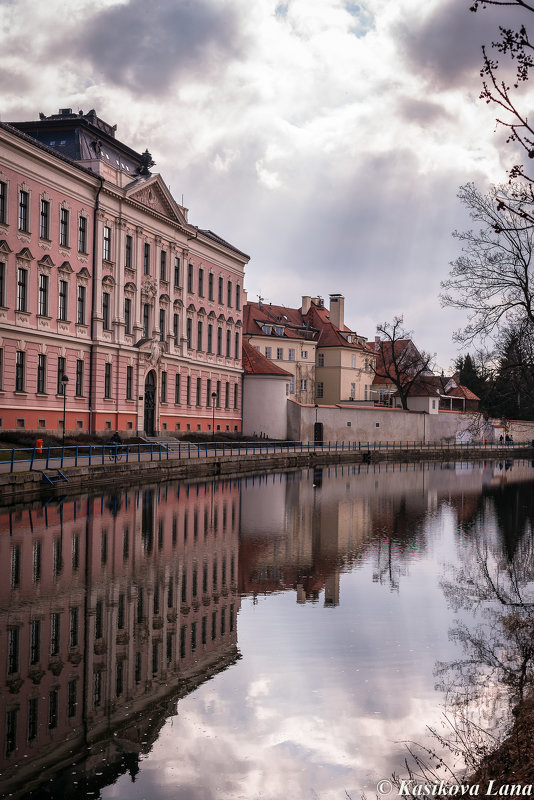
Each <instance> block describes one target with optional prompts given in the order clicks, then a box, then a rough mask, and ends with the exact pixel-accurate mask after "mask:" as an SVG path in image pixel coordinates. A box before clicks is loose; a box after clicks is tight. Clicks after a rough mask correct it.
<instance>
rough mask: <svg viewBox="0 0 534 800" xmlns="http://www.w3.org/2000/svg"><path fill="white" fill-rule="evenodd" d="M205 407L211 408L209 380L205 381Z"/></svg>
mask: <svg viewBox="0 0 534 800" xmlns="http://www.w3.org/2000/svg"><path fill="white" fill-rule="evenodd" d="M206 405H207V406H208V408H209V407H210V406H211V378H208V380H207V381H206Z"/></svg>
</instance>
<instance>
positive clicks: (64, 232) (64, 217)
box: [59, 208, 70, 247]
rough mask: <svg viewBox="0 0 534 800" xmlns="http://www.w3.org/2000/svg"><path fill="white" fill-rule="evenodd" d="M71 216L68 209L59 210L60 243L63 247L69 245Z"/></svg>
mask: <svg viewBox="0 0 534 800" xmlns="http://www.w3.org/2000/svg"><path fill="white" fill-rule="evenodd" d="M69 217H70V212H69V211H68V209H66V208H62V209H61V210H60V212H59V244H60V245H61V246H62V247H68V246H69Z"/></svg>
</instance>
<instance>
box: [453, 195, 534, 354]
mask: <svg viewBox="0 0 534 800" xmlns="http://www.w3.org/2000/svg"><path fill="white" fill-rule="evenodd" d="M515 192H516V189H515V187H514V186H500V187H493V188H492V189H490V191H489V192H488V193H487V194H482V193H481V192H479V191H478V189H477V188H476V187H475V185H474V184H472V183H468V184H466V185H465V186H462V187H461V188H460V190H459V192H458V197H459V198H460V200H461V201H462V202H463V203H464V205H465V206H466V207H467V208H468V210H469V214H470V216H471V219H472V220H473V222H475V223H476V224H477V225H478V226H480V227H479V228H478V230H475V231H474V230H468V231H464V232H459V231H455V232H454V234H453V236H454V237H455V238H456V239H458V240H459V241H460V242H462V254H461V255H460V256H459V257H458V258H457V259H456V261H453V262H452V264H451V267H452V269H451V272H450V276H449V278H448V279H447V280H446V281H443V282H442V284H441V286H442V288H443V289H444V292H443V294H442V295H441V301H442V304H443V305H448V306H453V307H455V308H461V309H464V310H466V311H467V312H468V324H467V325H466V327H465V328H464V329H463V330H461V331H458V332H457V333H456V338H457V340H459V341H461V342H472V341H473V340H474V339H478V338H482V339H484V338H485V337H487V336H489V335H491V334H492V333H493V332H494V331H495V329H496V328H497V326H498V325H499V324H504V323H505V322H506V323H516V322H519V321H522V320H527V321H528V323H529V324H531V325H532V324H534V263H533V256H534V229H533V227H532V225H531V224H530V222H529V221H528V220H521V219H520V218H519V216H518V215H519V212H520V208H521V202H522V201H521V200H520V199H518V198H517V197H516V194H515ZM503 196H506V198H507V203H506V204H503V202H502V197H503Z"/></svg>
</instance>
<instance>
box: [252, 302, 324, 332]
mask: <svg viewBox="0 0 534 800" xmlns="http://www.w3.org/2000/svg"><path fill="white" fill-rule="evenodd" d="M265 324H269V325H272V326H273V331H272V333H271V334H267V333H264V331H263V330H262V326H263V325H265ZM275 326H276V327H280V328H282V329H283V333H282V336H284V337H285V338H288V339H306V340H311V341H314V340H316V338H317V331H312V330H309V329H308V327H309V326H308V325H307V323H306V321H305V320H304V319H303V317H302V315H301V313H300V311H299V310H298V309H296V308H286V306H273V305H272V304H271V303H269V304H268V305H265V304H264V303H262V304H261V305H260V304H259V303H249V302H247V303H246V305H245V306H244V307H243V332H244V334H245V335H247V336H271V335H274V336H277V334H276V333H275V331H274V327H275Z"/></svg>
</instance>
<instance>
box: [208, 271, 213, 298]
mask: <svg viewBox="0 0 534 800" xmlns="http://www.w3.org/2000/svg"><path fill="white" fill-rule="evenodd" d="M208 300H213V272H210V273H209V275H208Z"/></svg>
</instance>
